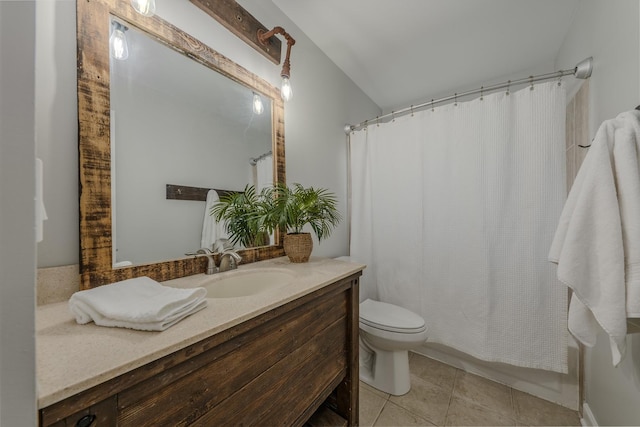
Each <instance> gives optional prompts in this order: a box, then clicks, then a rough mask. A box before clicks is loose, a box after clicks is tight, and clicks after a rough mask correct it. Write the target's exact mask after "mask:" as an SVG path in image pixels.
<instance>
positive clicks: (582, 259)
mask: <svg viewBox="0 0 640 427" xmlns="http://www.w3.org/2000/svg"><path fill="white" fill-rule="evenodd" d="M549 260H550V261H552V262H555V263H557V264H558V279H560V281H562V282H563V283H564V284H566V285H567V286H568V287H570V288H571V289H572V290H573V292H574V293H573V296H572V298H571V304H570V306H569V319H568V322H569V330H570V331H571V333H572V334H573V335H574V336H575V337H576V338H577V339H578V340H580V341H581V342H582V343H583V344H585V345H587V346H589V347H591V346H593V345H595V342H596V335H597V332H598V327H597V325H598V324H599V325H600V326H601V327H602V329H604V330H605V331H606V332H607V334H608V335H609V337H610V342H611V352H612V360H613V365H614V366H617V365H618V364H619V363H620V361H621V360H622V358H623V357H624V354H625V348H626V333H627V323H626V318H627V317H635V316H639V315H640V111H629V112H626V113H622V114H620V115H618V117H616V118H615V119H612V120H607V121H605V122H604V123H603V124H602V125H601V126H600V129H599V130H598V132H597V134H596V137H595V139H594V140H593V142H592V144H591V149H590V150H589V153H588V154H587V156H586V157H585V160H584V163H583V165H582V167H581V168H580V171H579V172H578V175H577V176H576V180H575V182H574V184H573V187H572V188H571V192H570V193H569V197H568V199H567V203H566V205H565V207H564V210H563V212H562V215H561V217H560V223H559V225H558V229H557V231H556V235H555V237H554V240H553V243H552V245H551V250H550V252H549Z"/></svg>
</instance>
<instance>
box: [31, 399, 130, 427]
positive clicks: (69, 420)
mask: <svg viewBox="0 0 640 427" xmlns="http://www.w3.org/2000/svg"><path fill="white" fill-rule="evenodd" d="M117 420H118V414H117V405H116V396H112V397H110V398H108V399H105V400H103V401H102V402H99V403H96V404H95V405H92V406H90V407H88V408H86V409H83V410H82V411H78V412H76V413H75V414H73V415H69V416H68V417H66V418H64V419H62V420H59V421H56V420H55V414H53V413H50V412H49V411H47V408H45V409H42V410H41V411H40V425H41V426H43V427H112V426H115V425H117V422H118V421H117Z"/></svg>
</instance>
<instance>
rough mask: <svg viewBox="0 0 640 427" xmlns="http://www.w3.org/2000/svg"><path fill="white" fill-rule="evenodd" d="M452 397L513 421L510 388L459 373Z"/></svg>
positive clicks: (475, 376)
mask: <svg viewBox="0 0 640 427" xmlns="http://www.w3.org/2000/svg"><path fill="white" fill-rule="evenodd" d="M453 396H454V397H458V398H460V399H464V400H467V401H469V402H471V403H474V404H476V405H480V406H484V407H485V408H487V409H489V410H492V411H494V412H499V413H500V414H502V415H504V416H505V417H508V418H510V419H515V411H514V410H513V404H512V402H511V388H510V387H507V386H506V385H502V384H499V383H497V382H495V381H491V380H488V379H486V378H482V377H480V376H478V375H474V374H470V373H468V372H464V371H459V372H458V375H457V376H456V381H455V386H454V387H453Z"/></svg>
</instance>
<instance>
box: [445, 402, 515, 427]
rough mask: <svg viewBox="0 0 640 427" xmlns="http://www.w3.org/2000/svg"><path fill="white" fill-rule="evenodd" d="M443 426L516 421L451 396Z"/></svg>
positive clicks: (511, 422)
mask: <svg viewBox="0 0 640 427" xmlns="http://www.w3.org/2000/svg"><path fill="white" fill-rule="evenodd" d="M444 425H445V426H513V425H516V421H515V420H514V419H512V418H509V417H507V416H505V415H503V414H500V413H499V412H495V411H491V410H489V409H487V408H486V407H483V406H480V405H476V404H474V403H472V402H470V401H468V400H465V399H461V398H459V397H453V398H452V399H451V404H450V405H449V410H448V412H447V418H446V420H445V423H444Z"/></svg>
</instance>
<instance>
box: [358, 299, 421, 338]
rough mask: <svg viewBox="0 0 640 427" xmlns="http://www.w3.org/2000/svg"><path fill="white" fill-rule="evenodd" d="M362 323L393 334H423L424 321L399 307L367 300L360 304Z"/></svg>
mask: <svg viewBox="0 0 640 427" xmlns="http://www.w3.org/2000/svg"><path fill="white" fill-rule="evenodd" d="M360 322H362V323H364V324H365V325H369V326H371V327H373V328H378V329H382V330H385V331H392V332H404V333H412V332H421V331H423V330H424V329H425V324H424V319H423V318H422V317H421V316H418V315H417V314H416V313H414V312H412V311H409V310H407V309H406V308H402V307H398V306H397V305H393V304H388V303H386V302H380V301H374V300H370V299H367V300H365V301H363V302H361V303H360Z"/></svg>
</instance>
